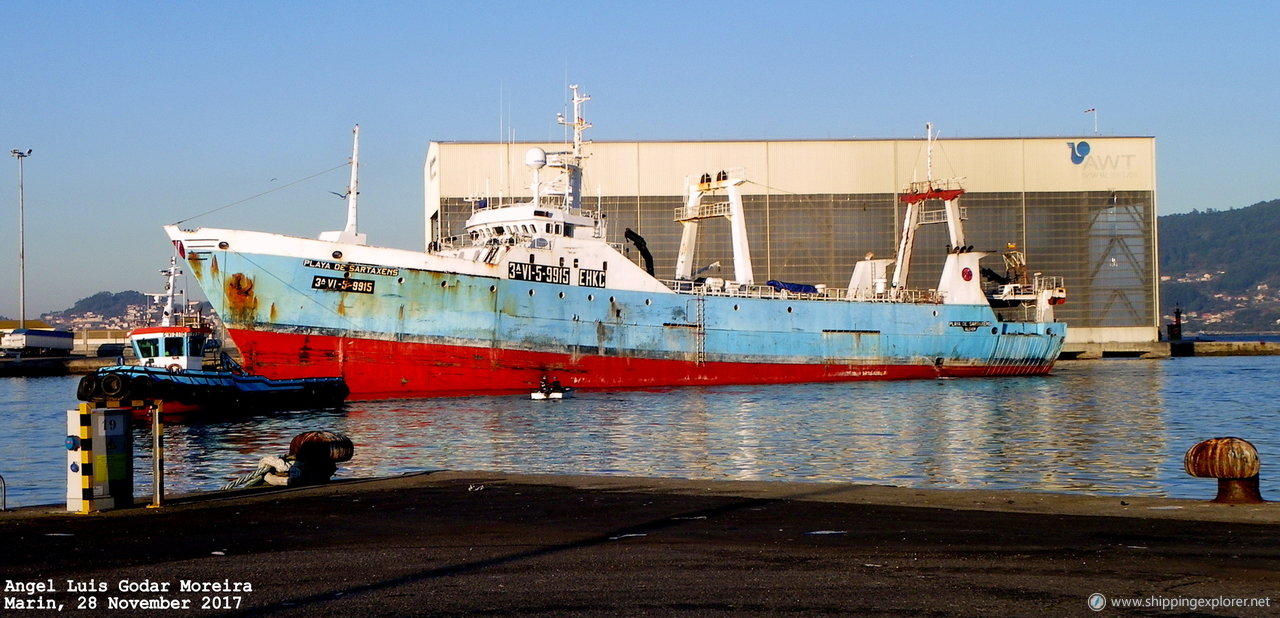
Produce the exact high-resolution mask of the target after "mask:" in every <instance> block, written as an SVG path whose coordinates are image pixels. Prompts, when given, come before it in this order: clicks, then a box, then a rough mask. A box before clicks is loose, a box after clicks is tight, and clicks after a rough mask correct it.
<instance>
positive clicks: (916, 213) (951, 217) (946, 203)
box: [893, 122, 965, 294]
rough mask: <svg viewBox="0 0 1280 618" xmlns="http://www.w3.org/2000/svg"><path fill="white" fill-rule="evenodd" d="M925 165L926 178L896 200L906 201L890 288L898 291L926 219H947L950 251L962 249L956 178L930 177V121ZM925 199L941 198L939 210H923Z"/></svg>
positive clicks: (905, 279)
mask: <svg viewBox="0 0 1280 618" xmlns="http://www.w3.org/2000/svg"><path fill="white" fill-rule="evenodd" d="M924 128H925V139H926V141H927V147H926V150H925V152H926V159H927V162H926V167H925V180H924V181H922V182H912V183H911V184H910V185H909V186H908V187H907V190H906V191H904V192H903V194H902V195H900V196H898V200H899V201H901V202H903V203H904V204H906V205H907V211H906V213H905V216H904V217H903V220H902V236H901V238H900V239H899V242H898V254H897V259H896V260H894V262H895V266H894V269H893V288H894V291H895V292H896V293H899V294H900V293H901V292H902V290H903V288H904V286H906V285H907V275H908V274H909V273H910V271H911V256H912V253H914V251H915V240H916V230H918V229H919V228H920V226H921V225H925V224H928V223H946V224H947V231H948V233H949V236H950V239H951V244H950V246H951V251H952V252H953V253H957V252H959V251H961V250H962V249H964V247H965V241H964V224H963V223H962V219H961V213H960V205H959V203H958V202H957V201H956V198H959V197H960V196H961V195H964V189H963V188H961V186H960V183H959V181H957V180H954V179H948V180H934V178H933V142H934V132H933V123H932V122H929V123H925V125H924ZM925 200H942V202H943V209H942V211H937V210H933V211H925V210H924V205H925Z"/></svg>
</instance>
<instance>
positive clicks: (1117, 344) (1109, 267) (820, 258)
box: [424, 136, 1160, 357]
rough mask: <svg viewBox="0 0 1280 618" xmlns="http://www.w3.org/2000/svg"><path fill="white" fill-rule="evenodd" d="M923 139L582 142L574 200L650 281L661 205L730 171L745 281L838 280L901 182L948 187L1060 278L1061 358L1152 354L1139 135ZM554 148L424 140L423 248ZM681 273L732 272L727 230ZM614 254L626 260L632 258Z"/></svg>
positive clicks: (1151, 162) (504, 193) (663, 271)
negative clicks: (745, 242) (629, 235)
mask: <svg viewBox="0 0 1280 618" xmlns="http://www.w3.org/2000/svg"><path fill="white" fill-rule="evenodd" d="M926 143H927V142H926V140H925V139H924V138H923V137H921V138H916V139H854V140H796V141H785V140H780V141H697V142H693V141H690V142H593V143H590V144H588V145H587V146H586V152H587V153H588V154H589V156H590V159H589V164H588V165H587V166H586V168H587V173H586V175H585V178H584V180H583V187H582V194H583V201H584V205H585V206H588V207H591V208H596V207H597V206H599V207H600V208H601V209H602V211H603V212H604V213H605V216H606V217H607V223H608V232H607V233H608V238H609V240H610V241H612V242H615V243H617V244H618V245H619V246H623V245H626V243H627V241H626V239H625V238H624V234H625V232H626V230H628V229H630V230H633V231H634V232H635V233H636V234H638V235H639V236H641V237H642V238H643V239H644V241H645V242H646V244H647V247H648V250H649V251H650V252H651V253H652V255H653V260H654V267H655V271H656V272H657V273H658V275H659V276H671V275H672V273H674V272H675V268H676V256H677V254H678V252H679V247H680V242H681V226H680V224H679V223H676V222H674V221H673V214H672V213H673V212H674V211H675V210H676V209H678V208H680V207H682V206H684V204H685V200H686V199H687V193H688V187H689V186H690V183H696V182H698V180H699V179H700V178H702V177H703V175H704V174H710V175H716V174H718V173H719V172H720V171H723V170H733V171H734V172H735V173H736V174H740V175H742V177H745V178H746V179H747V182H746V183H745V184H743V185H742V186H741V192H742V199H743V202H744V206H745V214H746V217H745V218H746V226H747V231H748V236H749V238H750V240H751V258H752V262H753V263H754V264H755V265H756V278H757V279H759V280H760V281H764V280H766V279H772V280H779V281H792V282H801V283H806V284H814V285H816V284H822V285H827V286H832V287H842V286H845V285H847V284H848V283H849V277H850V273H851V272H852V270H853V266H854V263H855V262H856V261H858V260H860V259H863V258H864V257H865V256H866V255H867V254H869V253H870V254H874V255H875V256H876V257H892V256H893V255H894V253H895V250H896V247H897V245H898V241H899V237H900V235H901V233H902V231H901V225H902V217H903V210H904V208H905V205H904V204H903V203H902V202H900V201H899V199H898V195H899V193H900V192H901V191H902V190H903V189H904V188H905V187H906V186H908V184H909V183H911V182H913V181H920V180H925V179H927V178H934V179H958V180H959V181H960V182H961V183H962V184H963V186H964V188H965V189H966V191H967V192H966V194H965V195H964V196H963V197H962V198H960V200H959V203H960V205H961V207H962V208H963V209H964V212H965V214H966V218H967V222H966V230H967V233H968V239H969V242H970V243H971V244H973V245H974V247H975V249H976V250H982V251H990V252H991V255H990V256H989V257H987V258H986V259H984V260H983V265H984V267H985V269H990V271H992V272H996V273H1003V272H1004V265H1003V262H1002V260H1001V254H1002V253H1003V252H1005V251H1006V250H1009V249H1016V250H1019V251H1022V252H1024V253H1025V255H1026V258H1027V262H1028V265H1029V268H1030V269H1031V270H1032V271H1033V272H1035V273H1041V272H1042V273H1044V274H1045V275H1055V276H1061V277H1063V278H1064V279H1065V283H1066V286H1067V290H1068V293H1069V297H1068V301H1067V303H1066V304H1065V305H1062V306H1060V307H1058V308H1057V311H1056V315H1057V317H1058V319H1060V320H1062V321H1065V322H1066V323H1067V324H1068V325H1069V326H1070V328H1069V329H1068V336H1067V344H1066V347H1065V349H1064V354H1065V355H1067V356H1077V357H1096V356H1103V355H1141V354H1151V353H1156V350H1157V349H1158V348H1157V346H1156V343H1157V341H1158V339H1159V329H1160V318H1159V315H1160V313H1159V303H1158V298H1157V293H1158V286H1157V282H1158V279H1159V277H1158V272H1157V263H1158V262H1157V255H1156V242H1157V239H1156V166H1155V138H1153V137H1104V136H1087V137H1054V138H974V139H960V138H955V139H939V140H936V141H935V142H934V146H933V152H932V156H930V154H929V152H927V146H926ZM535 146H537V147H541V148H544V149H546V150H547V151H549V152H554V151H557V150H563V149H564V148H565V146H564V145H563V144H547V143H496V142H487V143H478V142H432V143H431V144H430V146H429V148H428V152H427V158H426V169H425V173H424V178H425V184H426V187H425V189H426V190H425V196H426V212H427V218H426V220H427V230H426V237H427V239H428V241H432V240H438V239H441V238H446V237H449V236H452V235H456V234H460V233H462V231H463V224H464V222H465V220H466V218H467V217H468V216H469V215H470V214H471V212H472V211H473V209H475V208H480V207H483V206H484V205H485V204H487V203H489V202H490V201H492V202H494V203H496V202H497V201H498V200H499V199H500V198H509V197H520V196H528V195H529V188H528V186H529V171H528V170H527V169H526V168H525V166H524V154H525V152H526V151H527V150H529V149H530V148H533V147H535ZM699 234H700V237H699V239H698V245H697V254H696V257H695V260H694V261H695V266H696V267H697V268H698V269H700V270H703V271H704V272H706V274H707V275H709V276H720V274H721V273H729V274H731V273H733V250H732V247H731V242H730V233H729V229H728V224H727V223H723V222H721V224H720V225H707V226H705V227H703V228H702V229H701V231H700V233H699ZM915 244H916V247H917V250H916V266H915V267H914V268H913V269H912V271H911V274H910V276H909V278H908V281H907V285H908V286H909V287H912V288H919V289H929V288H932V287H935V286H936V285H937V282H936V281H934V280H931V278H933V277H936V273H937V272H939V271H940V269H941V266H942V263H943V260H944V256H945V255H946V252H947V251H948V250H949V249H950V247H949V246H948V236H947V231H946V229H945V226H924V227H922V228H921V229H920V232H919V233H918V236H917V238H916V241H915ZM628 249H629V250H628V253H627V254H628V255H629V256H631V257H632V258H633V259H635V260H637V261H638V260H639V255H638V252H637V251H635V250H630V249H631V247H628Z"/></svg>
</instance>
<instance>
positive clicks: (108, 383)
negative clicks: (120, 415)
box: [99, 373, 129, 399]
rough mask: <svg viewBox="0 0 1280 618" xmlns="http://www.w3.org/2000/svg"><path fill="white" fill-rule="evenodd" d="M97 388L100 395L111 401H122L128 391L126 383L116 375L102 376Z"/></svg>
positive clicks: (121, 377)
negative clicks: (99, 389)
mask: <svg viewBox="0 0 1280 618" xmlns="http://www.w3.org/2000/svg"><path fill="white" fill-rule="evenodd" d="M99 386H100V387H101V389H102V394H103V395H106V396H107V397H109V398H111V399H117V398H119V399H124V395H125V393H126V392H127V391H128V390H129V383H128V381H127V380H126V379H125V377H124V376H122V375H120V374H118V373H108V374H106V375H104V376H102V381H101V383H100V384H99Z"/></svg>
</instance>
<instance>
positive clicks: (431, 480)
mask: <svg viewBox="0 0 1280 618" xmlns="http://www.w3.org/2000/svg"><path fill="white" fill-rule="evenodd" d="M459 484H466V485H469V486H482V485H489V486H503V485H506V486H546V487H559V488H563V489H569V490H573V491H578V492H584V493H586V492H631V493H653V494H666V495H676V496H679V495H685V496H701V497H720V498H744V499H764V500H782V501H809V502H824V503H836V504H857V505H878V506H895V507H906V508H922V509H949V510H961V511H989V512H997V513H1023V514H1037V515H1073V516H1098V517H1119V518H1132V519H1168V520H1183V521H1204V522H1224V523H1252V524H1280V503H1264V504H1216V503H1212V502H1210V500H1211V499H1212V498H1213V496H1214V494H1215V491H1216V485H1215V483H1214V482H1213V481H1212V480H1211V479H1206V482H1205V484H1204V485H1205V487H1204V494H1205V499H1204V500H1190V499H1177V498H1159V497H1145V496H1125V495H1101V496H1100V495H1081V494H1065V493H1047V492H1031V491H1020V490H996V489H991V490H988V489H934V488H914V487H898V486H892V485H875V484H858V483H831V482H822V483H816V482H815V483H806V482H797V481H760V480H719V479H680V478H661V477H636V476H606V475H573V474H525V473H514V472H502V471H492V470H444V469H440V470H424V471H422V472H414V473H407V474H403V475H398V476H389V477H372V478H349V479H341V478H340V479H335V480H334V481H333V482H331V483H328V484H325V485H316V486H309V487H293V488H281V487H256V488H248V489H236V490H226V491H208V492H198V493H190V494H184V495H177V496H167V497H166V502H165V506H164V507H162V508H159V509H147V508H143V507H144V506H145V505H146V504H147V501H146V500H143V499H138V500H137V502H136V505H137V508H133V509H120V510H112V511H100V512H96V513H90V514H87V515H85V514H78V513H68V512H67V511H66V509H65V505H61V504H57V505H39V506H26V507H20V508H16V509H9V510H8V511H3V512H0V521H10V522H12V521H14V520H15V519H24V518H47V517H56V516H66V517H81V518H83V517H95V516H96V517H101V516H106V517H128V516H131V515H136V514H142V513H156V512H168V511H184V510H190V509H199V508H203V507H205V506H212V505H224V504H226V503H227V502H228V501H233V502H236V503H245V504H250V503H253V502H258V501H268V500H269V501H275V500H287V499H290V498H292V497H322V496H325V495H343V496H347V495H351V494H359V493H367V492H380V491H394V490H398V489H414V488H424V487H433V486H450V485H459ZM1263 497H1264V498H1267V496H1265V495H1264V496H1263Z"/></svg>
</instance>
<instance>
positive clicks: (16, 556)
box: [0, 471, 1280, 616]
mask: <svg viewBox="0 0 1280 618" xmlns="http://www.w3.org/2000/svg"><path fill="white" fill-rule="evenodd" d="M1213 490H1214V488H1213V484H1212V481H1208V482H1207V483H1206V487H1205V493H1206V497H1209V496H1211V495H1212V494H1213ZM0 545H2V546H3V547H4V551H2V552H0V579H4V580H6V586H10V587H12V586H18V587H19V588H18V591H12V590H7V591H5V592H3V593H0V594H2V595H3V596H5V597H6V598H18V599H27V600H28V601H29V602H35V601H34V599H41V600H47V601H48V602H50V603H61V604H63V605H64V609H65V610H67V611H70V610H72V609H74V608H75V606H76V605H78V604H79V605H82V606H83V605H85V604H89V603H92V604H95V607H94V608H93V609H95V612H96V613H97V614H105V615H142V614H143V613H147V614H148V615H158V614H163V613H168V612H167V611H165V610H167V609H173V608H172V607H171V606H170V607H162V606H161V605H157V604H158V603H178V604H181V603H183V602H186V603H188V604H189V605H188V607H187V608H186V609H191V610H200V611H201V613H205V614H224V615H272V616H275V615H280V616H320V615H373V616H400V615H477V614H508V615H610V616H612V615H642V614H643V615H661V616H665V615H697V616H706V615H776V614H794V615H857V616H877V615H880V616H890V615H892V616H910V615H914V616H924V615H928V616H978V615H993V616H1003V615H1032V614H1045V615H1054V616H1086V615H1096V613H1095V612H1094V611H1091V610H1090V608H1089V606H1088V603H1089V598H1090V595H1094V594H1095V593H1096V594H1100V595H1104V596H1105V597H1106V603H1107V604H1108V605H1107V609H1106V610H1105V611H1103V612H1101V613H1103V614H1107V613H1112V614H1120V615H1155V614H1158V615H1179V614H1183V615H1185V614H1195V615H1225V616H1257V615H1269V614H1273V613H1275V612H1276V608H1275V605H1276V604H1280V598H1276V599H1274V603H1273V599H1271V598H1270V596H1271V595H1274V596H1276V597H1280V505H1276V504H1259V505H1234V506H1233V505H1222V504H1212V503H1209V502H1203V501H1189V500H1166V499H1154V498H1126V497H1119V496H1114V497H1089V496H1072V495H1061V494H1041V493H1023V492H1007V491H981V490H974V491H970V490H964V491H960V490H955V491H948V490H921V489H908V488H897V487H886V486H868V485H849V484H831V483H812V484H810V483H781V482H755V481H699V480H675V479H652V478H630V477H601V476H540V475H523V474H506V473H501V472H473V471H435V472H428V473H421V474H416V475H409V476H403V477H394V478H386V479H371V480H351V481H342V482H334V483H331V484H328V485H323V486H317V487H306V488H291V489H254V490H240V491H235V492H209V493H205V494H198V495H191V496H185V497H182V498H180V499H175V500H173V501H172V502H170V503H169V504H168V505H166V506H164V507H162V508H158V509H148V508H136V509H127V510H121V511H112V512H105V513H97V514H90V515H78V514H67V513H65V511H64V510H62V508H61V506H58V507H32V508H25V509H21V510H18V511H14V512H4V513H0ZM46 582H47V585H48V588H49V590H45V591H32V592H31V593H29V594H28V593H27V592H24V591H22V588H21V587H22V586H25V587H26V588H27V589H33V588H37V587H40V586H44V585H46V584H45V583H46ZM86 590H87V592H86ZM1130 599H1134V600H1138V602H1144V603H1148V604H1152V605H1153V607H1150V608H1146V609H1141V610H1130V609H1122V608H1120V607H1117V605H1118V604H1119V603H1121V602H1127V600H1130ZM1095 602H1096V597H1095ZM148 603H150V605H148ZM210 603H214V604H216V606H210V607H207V608H203V609H202V607H201V605H208V604H210ZM1160 603H1164V604H1166V605H1167V607H1165V608H1161V607H1160V605H1159V604H1160ZM1193 603H1195V604H1197V605H1195V606H1194V607H1193V606H1192V605H1191V604H1193ZM1209 603H1216V605H1215V606H1212V607H1211V606H1209V605H1208V604H1209ZM1264 603H1265V604H1264ZM1175 604H1181V605H1180V606H1179V605H1175ZM1242 604H1248V605H1242ZM146 607H150V608H152V609H153V610H156V609H157V608H158V609H159V611H151V612H149V613H148V612H143V611H142V608H146ZM1170 610H1171V611H1170ZM29 613H33V614H34V613H36V612H29Z"/></svg>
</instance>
